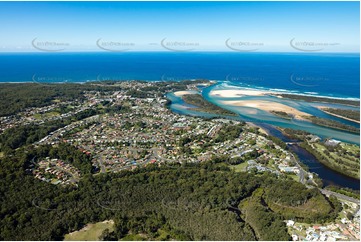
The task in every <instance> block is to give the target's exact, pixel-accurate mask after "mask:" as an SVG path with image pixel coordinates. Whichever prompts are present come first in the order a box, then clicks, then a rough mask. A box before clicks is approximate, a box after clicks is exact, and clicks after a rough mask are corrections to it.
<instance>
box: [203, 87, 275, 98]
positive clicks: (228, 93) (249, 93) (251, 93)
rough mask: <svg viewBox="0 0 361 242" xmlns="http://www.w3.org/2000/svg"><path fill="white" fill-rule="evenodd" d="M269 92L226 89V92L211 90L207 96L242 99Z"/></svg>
mask: <svg viewBox="0 0 361 242" xmlns="http://www.w3.org/2000/svg"><path fill="white" fill-rule="evenodd" d="M270 93H271V92H267V91H260V90H246V89H245V90H239V89H226V90H212V91H211V92H210V93H209V95H210V96H217V97H242V96H264V95H266V94H270Z"/></svg>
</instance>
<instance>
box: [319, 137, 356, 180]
mask: <svg viewBox="0 0 361 242" xmlns="http://www.w3.org/2000/svg"><path fill="white" fill-rule="evenodd" d="M313 147H314V148H315V149H316V150H317V151H318V152H319V154H321V156H322V157H323V158H324V159H326V160H327V161H328V162H329V163H330V165H332V166H334V167H335V168H337V169H338V170H340V171H341V172H342V170H348V172H349V173H351V174H352V175H353V177H355V178H359V177H360V171H359V170H360V169H359V168H360V164H359V162H360V159H359V158H358V157H357V155H355V156H353V155H350V154H357V153H359V152H360V150H359V147H358V146H356V145H351V144H344V143H342V144H341V145H340V147H341V149H337V150H335V151H334V152H329V154H328V155H326V154H325V152H324V151H325V150H326V147H325V146H324V145H322V144H317V143H316V144H313Z"/></svg>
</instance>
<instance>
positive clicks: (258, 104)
mask: <svg viewBox="0 0 361 242" xmlns="http://www.w3.org/2000/svg"><path fill="white" fill-rule="evenodd" d="M222 104H224V105H232V106H237V107H249V108H257V109H260V110H263V111H266V112H270V111H279V112H286V113H289V114H292V115H294V116H295V118H297V119H302V120H305V119H304V118H303V117H302V116H311V115H310V114H308V113H305V112H302V111H299V110H297V109H296V108H293V107H290V106H287V105H285V104H281V103H277V102H271V101H263V100H242V101H222Z"/></svg>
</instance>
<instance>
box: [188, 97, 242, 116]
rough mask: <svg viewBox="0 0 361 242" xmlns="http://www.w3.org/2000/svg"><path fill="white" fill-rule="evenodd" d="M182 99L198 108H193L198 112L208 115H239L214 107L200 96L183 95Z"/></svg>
mask: <svg viewBox="0 0 361 242" xmlns="http://www.w3.org/2000/svg"><path fill="white" fill-rule="evenodd" d="M182 99H183V101H184V102H186V103H188V104H191V105H193V106H196V107H197V108H192V109H193V110H196V111H202V112H206V113H213V114H219V115H228V116H229V115H230V116H236V115H237V114H235V113H233V112H231V111H229V110H227V109H224V108H221V107H219V106H217V105H214V104H213V103H210V102H208V101H207V100H205V99H204V98H203V97H202V95H200V94H185V95H182Z"/></svg>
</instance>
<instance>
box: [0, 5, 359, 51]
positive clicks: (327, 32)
mask: <svg viewBox="0 0 361 242" xmlns="http://www.w3.org/2000/svg"><path fill="white" fill-rule="evenodd" d="M359 4H360V3H359V2H0V52H7V51H20V52H22V51H55V52H56V51H116V52H118V51H169V50H175V51H240V52H249V51H261V52H297V51H309V52H315V51H320V52H359V42H360V37H359V36H360V23H359V19H360V6H359Z"/></svg>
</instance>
